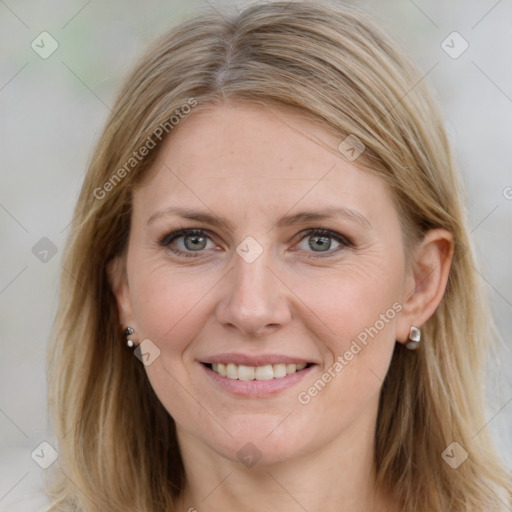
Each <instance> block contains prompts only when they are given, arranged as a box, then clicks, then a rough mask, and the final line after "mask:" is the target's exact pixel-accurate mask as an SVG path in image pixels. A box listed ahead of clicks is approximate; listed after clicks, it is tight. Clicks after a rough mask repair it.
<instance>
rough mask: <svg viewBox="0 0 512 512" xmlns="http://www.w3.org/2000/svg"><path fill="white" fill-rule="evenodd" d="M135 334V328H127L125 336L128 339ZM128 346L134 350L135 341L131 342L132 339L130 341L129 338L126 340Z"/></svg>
mask: <svg viewBox="0 0 512 512" xmlns="http://www.w3.org/2000/svg"><path fill="white" fill-rule="evenodd" d="M134 332H135V331H134V330H133V328H132V327H127V328H126V331H124V335H125V336H126V337H128V336H131V335H132V334H133V333H134ZM126 345H127V346H128V347H130V348H132V347H133V340H131V339H129V338H128V339H127V340H126Z"/></svg>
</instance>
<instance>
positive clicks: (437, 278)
mask: <svg viewBox="0 0 512 512" xmlns="http://www.w3.org/2000/svg"><path fill="white" fill-rule="evenodd" d="M453 250H454V243H453V235H452V234H451V233H450V232H449V231H447V230H446V229H432V230H430V231H428V232H427V233H426V235H425V236H424V238H423V240H422V241H421V242H420V244H419V245H418V247H417V248H416V249H415V250H414V251H413V254H412V255H411V262H410V265H409V269H408V271H407V276H406V279H405V287H404V292H403V301H402V306H403V309H402V311H401V312H400V315H399V317H398V320H397V331H396V339H397V341H399V342H400V343H404V344H405V343H406V342H407V341H408V337H409V331H410V328H411V326H415V327H418V328H419V327H422V326H423V325H424V324H425V323H426V322H427V320H428V319H429V318H430V317H431V316H432V315H433V314H434V312H435V310H436V309H437V307H438V306H439V303H440V302H441V299H442V298H443V295H444V292H445V290H446V284H447V283H448V275H449V273H450V266H451V262H452V257H453Z"/></svg>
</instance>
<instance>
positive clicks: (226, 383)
mask: <svg viewBox="0 0 512 512" xmlns="http://www.w3.org/2000/svg"><path fill="white" fill-rule="evenodd" d="M200 365H201V367H202V368H203V370H204V371H205V372H206V375H207V376H208V377H209V378H210V379H211V380H212V381H213V383H214V384H215V385H217V386H219V387H220V388H221V389H223V390H225V391H228V392H229V393H232V394H233V395H237V396H243V397H245V398H264V397H267V396H273V395H277V394H278V393H280V392H282V391H284V390H285V389H288V388H291V387H292V386H294V385H295V384H297V383H298V382H300V381H301V380H302V379H304V378H305V377H306V376H307V375H309V373H310V372H311V371H313V370H314V368H315V366H316V365H311V366H309V367H307V368H304V369H303V370H299V371H298V372H295V373H292V374H290V375H287V376H286V377H281V378H280V379H269V380H239V379H229V378H228V377H222V376H221V375H219V374H218V373H216V372H214V371H213V370H211V369H210V368H208V367H207V366H205V365H204V364H202V363H200Z"/></svg>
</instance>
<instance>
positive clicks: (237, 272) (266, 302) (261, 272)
mask: <svg viewBox="0 0 512 512" xmlns="http://www.w3.org/2000/svg"><path fill="white" fill-rule="evenodd" d="M267 255H268V251H266V250H265V251H263V253H262V254H261V255H260V256H259V257H258V258H257V259H256V260H255V261H253V262H252V263H248V262H246V261H245V260H244V259H243V258H241V257H240V256H239V255H238V254H235V257H234V264H233V268H232V269H231V271H229V272H228V274H227V276H226V278H225V283H224V286H223V287H222V298H221V300H219V303H218V305H217V308H216V316H217V320H218V321H219V322H220V323H221V324H222V325H223V326H224V327H226V328H229V329H233V330H234V329H237V330H239V331H240V333H241V334H243V335H245V336H253V337H261V336H265V335H267V334H270V333H271V332H274V331H275V330H277V329H279V328H280V327H282V326H283V325H285V324H286V323H288V322H289V321H290V319H291V317H292V314H291V302H290V291H289V289H288V288H287V287H286V286H285V285H284V284H283V282H282V280H281V279H282V278H281V279H280V276H279V274H278V272H277V271H276V269H274V268H273V266H272V265H271V263H272V262H271V261H270V257H267Z"/></svg>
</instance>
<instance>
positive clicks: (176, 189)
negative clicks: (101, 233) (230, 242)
mask: <svg viewBox="0 0 512 512" xmlns="http://www.w3.org/2000/svg"><path fill="white" fill-rule="evenodd" d="M340 142H341V140H340V139H339V138H338V137H337V136H336V135H335V134H334V133H333V132H332V131H331V130H329V129H328V128H326V127H325V126H324V125H322V124H321V123H320V122H318V121H315V120H313V119H311V118H309V117H305V116H304V115H303V114H301V113H299V112H294V111H293V110H291V109H289V108H277V107H272V110H268V109H265V108H263V107H260V106H257V105H248V104H240V103H239V104H222V105H218V106H215V107H212V108H208V109H207V110H203V111H199V112H195V113H192V114H191V115H190V116H189V117H188V118H186V119H185V120H183V121H182V123H181V124H180V125H179V126H178V129H176V130H175V131H173V132H172V133H171V136H170V137H169V138H168V139H167V140H166V141H165V143H164V145H163V146H162V148H161V150H160V153H159V155H158V157H157V159H156V161H155V163H154V165H153V168H152V170H151V174H150V176H149V178H148V179H147V180H146V181H145V182H144V183H143V185H142V186H140V187H139V189H138V190H136V191H135V194H134V203H135V204H134V207H135V209H137V210H142V211H143V212H144V214H146V215H151V212H154V211H155V210H157V209H159V208H163V207H165V206H172V205H174V206H191V205H194V206H197V207H202V208H203V209H210V210H212V211H213V212H217V211H219V212H222V213H223V214H225V215H226V216H229V215H233V216H237V215H238V216H239V215H242V216H245V217H247V216H250V215H251V214H253V215H254V214H256V213H257V212H261V213H263V214H269V213H270V212H277V211H278V210H279V212H280V213H283V212H284V211H287V210H290V209H293V208H295V207H296V208H303V209H312V208H318V207H325V206H332V207H339V206H343V207H347V208H354V209H358V210H360V211H362V213H363V214H364V215H365V216H368V217H374V218H375V219H377V218H378V217H379V215H382V214H383V211H384V210H386V209H387V210H389V208H390V207H391V208H392V204H391V203H392V201H391V195H390V192H389V190H388V189H387V186H386V185H385V183H384V182H383V181H382V180H381V179H379V178H378V177H377V176H375V175H373V174H371V173H369V172H368V171H365V170H362V169H360V168H359V167H357V165H356V163H357V162H349V161H347V160H345V159H344V158H343V157H342V155H341V154H340V153H339V152H337V148H338V145H339V144H340Z"/></svg>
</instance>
